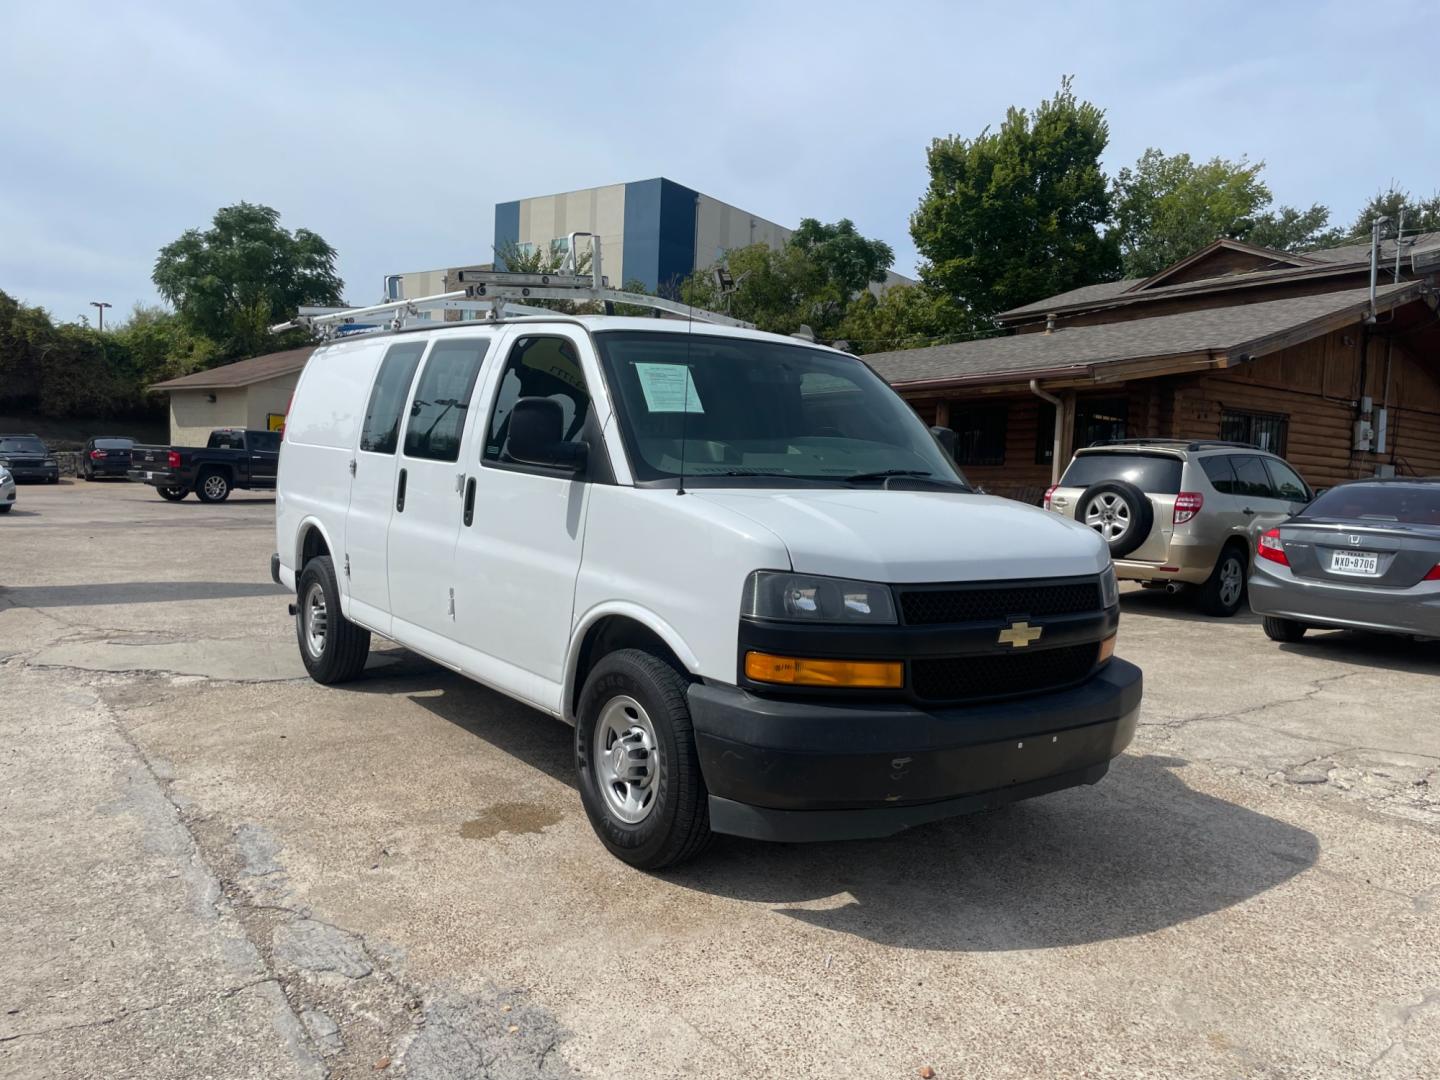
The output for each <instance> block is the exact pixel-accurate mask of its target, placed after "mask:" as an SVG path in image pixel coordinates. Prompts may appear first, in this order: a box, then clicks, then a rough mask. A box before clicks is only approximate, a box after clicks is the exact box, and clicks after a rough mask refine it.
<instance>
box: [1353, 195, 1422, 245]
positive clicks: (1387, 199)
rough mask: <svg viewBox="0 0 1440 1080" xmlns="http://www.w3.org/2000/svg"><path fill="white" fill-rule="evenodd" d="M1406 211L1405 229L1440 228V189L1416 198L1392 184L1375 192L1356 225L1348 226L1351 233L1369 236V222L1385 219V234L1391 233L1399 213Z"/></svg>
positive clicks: (1410, 231)
mask: <svg viewBox="0 0 1440 1080" xmlns="http://www.w3.org/2000/svg"><path fill="white" fill-rule="evenodd" d="M1402 210H1403V211H1404V212H1405V232H1406V233H1407V234H1409V233H1412V232H1435V231H1437V230H1440V191H1437V192H1436V193H1435V194H1433V195H1431V196H1430V197H1429V198H1428V199H1418V198H1415V197H1414V196H1412V195H1411V194H1410V192H1408V191H1402V190H1400V189H1399V188H1397V187H1395V185H1394V184H1391V185H1390V187H1389V188H1388V189H1387V190H1385V191H1380V192H1376V193H1375V195H1374V196H1372V197H1371V199H1370V201H1369V202H1368V203H1366V204H1365V207H1364V209H1362V210H1361V211H1360V213H1359V215H1358V216H1357V217H1356V218H1355V224H1353V225H1351V226H1350V235H1351V236H1352V237H1355V236H1369V235H1370V223H1371V222H1373V221H1374V220H1375V219H1376V218H1378V217H1383V218H1387V219H1388V221H1387V223H1386V232H1385V235H1387V236H1394V235H1395V229H1396V228H1397V226H1398V224H1399V222H1400V212H1401V211H1402Z"/></svg>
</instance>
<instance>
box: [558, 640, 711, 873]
mask: <svg viewBox="0 0 1440 1080" xmlns="http://www.w3.org/2000/svg"><path fill="white" fill-rule="evenodd" d="M688 686H689V684H688V683H687V682H686V680H685V678H684V677H683V676H682V675H681V674H680V673H679V672H678V671H676V670H675V668H673V667H672V666H670V665H669V664H667V663H666V662H665V661H664V660H661V659H660V658H658V657H656V656H654V655H652V654H651V653H648V652H644V651H642V650H640V649H619V650H617V651H615V652H613V653H610V654H609V655H607V656H605V657H604V658H602V659H601V660H600V661H599V663H597V664H596V665H595V667H594V668H593V669H591V672H590V676H589V678H587V679H586V680H585V688H584V689H583V690H582V691H581V692H580V705H579V709H578V710H577V715H576V724H575V768H576V772H577V774H578V777H579V782H580V802H581V804H582V805H583V806H584V807H585V814H586V816H587V817H589V819H590V825H591V827H592V828H593V829H594V830H595V834H596V835H597V836H598V837H599V838H600V842H601V843H602V844H604V845H605V847H606V848H607V849H609V851H610V853H611V854H612V855H614V856H615V857H616V858H618V859H620V860H622V861H624V862H627V863H629V864H630V865H631V866H634V867H636V868H637V869H640V870H658V869H660V868H661V867H665V866H674V865H675V864H676V863H680V862H684V861H685V860H686V859H691V858H694V857H695V856H696V855H698V854H699V853H700V852H701V851H702V850H704V848H705V846H706V844H708V843H709V841H710V804H709V795H708V793H707V792H706V790H705V780H704V778H703V777H702V776H701V774H700V755H699V752H698V751H697V750H696V748H695V732H694V728H693V727H692V725H691V721H690V705H689V702H688V701H687V698H686V690H687V689H688ZM627 702H628V703H629V704H626V703H627ZM612 710H614V711H612ZM602 717H603V718H604V722H603V724H602ZM627 717H629V718H633V723H634V725H635V726H633V727H631V728H630V730H631V731H632V732H637V731H643V729H644V728H645V727H647V726H648V727H649V728H650V729H652V731H648V732H643V734H642V735H641V736H638V737H637V743H636V745H637V749H639V748H640V747H644V749H643V750H641V751H640V752H641V753H642V754H643V755H644V756H643V757H642V758H641V760H648V761H649V762H651V763H653V764H652V766H651V768H652V771H651V772H650V779H649V781H648V782H647V783H646V784H644V785H643V786H644V787H647V788H648V787H652V786H653V791H651V792H650V793H649V798H650V800H651V801H650V802H649V803H648V809H643V810H641V811H639V812H641V813H643V815H644V816H643V817H642V818H641V819H640V820H638V821H626V820H625V819H624V817H623V816H621V813H620V811H618V810H617V809H616V807H615V805H614V798H612V796H611V795H607V793H606V792H605V791H603V790H602V784H604V783H605V780H604V778H603V776H602V772H603V770H605V768H606V765H605V763H604V762H603V761H601V760H597V753H596V752H597V742H596V740H597V732H599V731H606V732H613V731H614V730H615V728H616V726H617V718H618V723H619V724H626V723H630V722H631V720H629V719H627ZM647 721H648V724H647V723H646V722H647ZM651 735H653V744H654V745H653V751H652V750H650V748H649V747H648V746H647V745H646V741H647V739H648V738H649V737H650V736H651ZM617 743H618V740H616V742H614V743H611V745H612V746H614V745H616V744H617ZM633 756H634V755H632V759H633ZM637 786H641V785H632V787H637ZM610 790H611V792H612V793H613V792H614V790H615V789H614V788H613V787H612V788H611V789H610ZM616 798H618V796H616Z"/></svg>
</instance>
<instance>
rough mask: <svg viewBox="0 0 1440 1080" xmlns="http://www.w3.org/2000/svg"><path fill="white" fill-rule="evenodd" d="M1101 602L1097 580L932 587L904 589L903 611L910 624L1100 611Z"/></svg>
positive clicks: (929, 624)
mask: <svg viewBox="0 0 1440 1080" xmlns="http://www.w3.org/2000/svg"><path fill="white" fill-rule="evenodd" d="M1100 606H1101V605H1100V584H1099V582H1097V581H1093V580H1092V581H1068V582H1061V583H1059V584H1056V585H1002V586H998V587H980V588H976V587H973V586H970V587H966V586H955V587H953V588H948V589H947V588H935V587H930V588H926V589H906V590H902V591H901V593H900V612H901V614H902V615H903V616H904V618H905V622H906V625H908V626H933V625H935V624H937V623H962V622H980V621H982V620H986V619H1008V618H1010V617H1011V616H1012V615H1024V616H1028V617H1037V616H1041V615H1078V614H1081V613H1083V612H1087V611H1099V610H1100Z"/></svg>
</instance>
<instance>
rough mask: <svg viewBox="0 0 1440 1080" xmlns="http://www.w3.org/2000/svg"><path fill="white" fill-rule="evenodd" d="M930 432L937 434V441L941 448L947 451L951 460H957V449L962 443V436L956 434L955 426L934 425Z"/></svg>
mask: <svg viewBox="0 0 1440 1080" xmlns="http://www.w3.org/2000/svg"><path fill="white" fill-rule="evenodd" d="M930 434H931V435H934V436H935V441H936V442H938V443H939V444H940V449H941V450H944V451H945V454H946V456H947V457H949V458H950V460H951V461H954V460H955V450H956V448H957V447H958V446H959V445H960V436H958V435H956V434H955V431H954V429H953V428H948V427H932V428H931V429H930Z"/></svg>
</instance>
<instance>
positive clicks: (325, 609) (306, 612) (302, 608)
mask: <svg viewBox="0 0 1440 1080" xmlns="http://www.w3.org/2000/svg"><path fill="white" fill-rule="evenodd" d="M295 591H296V596H297V603H296V604H295V636H296V639H297V641H298V643H299V645H300V659H301V660H303V661H304V663H305V670H306V671H308V672H309V673H310V677H311V678H312V679H314V680H315V681H316V682H318V683H323V684H325V685H327V686H329V685H331V684H333V683H342V682H349V681H350V680H351V679H353V678H355V677H356V676H357V675H359V674H360V672H362V671H364V670H365V659H366V657H368V656H369V655H370V631H369V630H366V629H365V628H364V627H363V626H356V625H355V624H354V623H352V622H351V621H350V620H349V619H347V618H345V616H344V615H342V614H340V585H339V583H338V582H337V581H336V580H335V564H334V563H333V562H332V561H331V560H330V556H329V555H319V556H317V557H316V558H313V559H311V560H310V561H309V562H307V563H306V564H305V569H304V570H302V571H301V572H300V582H299V585H298V586H297V588H296V590H295ZM317 620H318V625H317Z"/></svg>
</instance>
